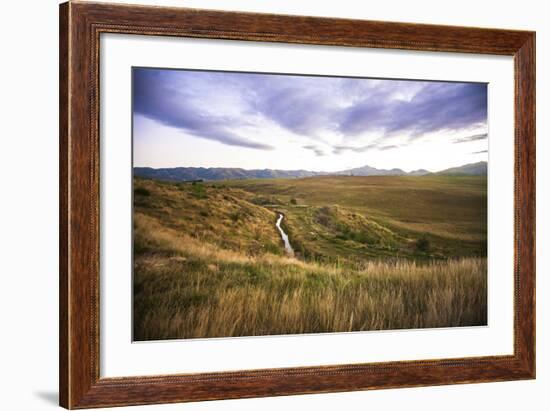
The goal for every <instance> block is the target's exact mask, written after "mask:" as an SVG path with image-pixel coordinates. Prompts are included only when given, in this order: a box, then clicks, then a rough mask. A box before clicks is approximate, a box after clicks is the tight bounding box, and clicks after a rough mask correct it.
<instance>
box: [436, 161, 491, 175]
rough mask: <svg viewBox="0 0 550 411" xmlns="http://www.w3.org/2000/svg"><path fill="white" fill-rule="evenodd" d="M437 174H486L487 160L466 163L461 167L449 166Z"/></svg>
mask: <svg viewBox="0 0 550 411" xmlns="http://www.w3.org/2000/svg"><path fill="white" fill-rule="evenodd" d="M436 174H439V175H469V176H486V175H487V162H486V161H480V162H479V163H471V164H465V165H463V166H460V167H453V168H448V169H446V170H443V171H440V172H438V173H436Z"/></svg>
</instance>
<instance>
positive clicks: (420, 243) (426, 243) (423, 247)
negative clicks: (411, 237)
mask: <svg viewBox="0 0 550 411" xmlns="http://www.w3.org/2000/svg"><path fill="white" fill-rule="evenodd" d="M416 249H417V250H418V251H421V252H423V253H425V252H427V251H429V250H430V240H428V239H427V238H426V237H420V238H419V239H418V240H416Z"/></svg>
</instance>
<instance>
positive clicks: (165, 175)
mask: <svg viewBox="0 0 550 411" xmlns="http://www.w3.org/2000/svg"><path fill="white" fill-rule="evenodd" d="M428 174H432V173H431V172H429V171H428V170H425V169H419V170H414V171H411V172H409V173H407V172H406V171H403V170H401V169H400V168H392V169H391V170H386V169H378V168H375V167H370V166H363V167H358V168H351V169H348V170H342V171H336V172H333V173H329V172H324V171H308V170H271V169H267V168H266V169H263V170H259V169H258V170H245V169H243V168H225V167H215V168H205V167H174V168H151V167H135V168H134V175H135V176H137V177H144V178H154V179H157V180H166V181H190V180H247V179H259V178H303V177H314V176H323V175H344V176H407V175H408V176H424V175H428ZM435 174H440V175H487V163H486V162H485V161H482V162H479V163H473V164H466V165H463V166H461V167H454V168H449V169H447V170H443V171H440V172H438V173H435Z"/></svg>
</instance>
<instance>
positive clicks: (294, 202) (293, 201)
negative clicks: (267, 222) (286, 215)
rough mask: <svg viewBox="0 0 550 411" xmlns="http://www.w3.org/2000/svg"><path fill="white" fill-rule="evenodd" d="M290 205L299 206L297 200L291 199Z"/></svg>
mask: <svg viewBox="0 0 550 411" xmlns="http://www.w3.org/2000/svg"><path fill="white" fill-rule="evenodd" d="M290 204H292V205H296V204H298V200H296V199H295V198H291V199H290Z"/></svg>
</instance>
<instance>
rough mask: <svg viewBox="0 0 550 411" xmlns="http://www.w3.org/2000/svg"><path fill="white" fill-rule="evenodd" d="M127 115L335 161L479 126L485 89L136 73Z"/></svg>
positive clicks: (443, 84)
mask: <svg viewBox="0 0 550 411" xmlns="http://www.w3.org/2000/svg"><path fill="white" fill-rule="evenodd" d="M134 110H135V112H136V113H138V114H142V115H144V116H146V117H148V118H151V119H153V120H155V121H157V122H159V123H161V124H164V125H167V126H170V127H174V128H177V129H180V130H182V131H185V132H187V133H190V134H192V135H195V136H198V137H201V138H207V139H210V140H215V141H218V142H220V143H223V144H226V145H233V146H241V147H247V148H254V149H260V150H272V149H274V148H275V147H276V146H277V141H278V135H279V134H281V133H280V132H279V131H280V130H282V132H284V133H287V134H288V133H290V134H293V135H297V136H299V137H300V139H301V140H300V141H301V142H300V144H302V147H303V148H305V149H307V150H311V151H313V152H314V153H315V154H316V155H317V156H322V155H325V152H324V151H323V150H321V149H320V148H319V146H318V144H319V143H322V145H325V144H327V145H330V146H332V152H333V153H335V154H341V153H344V152H346V151H351V152H355V153H363V152H366V151H368V150H382V151H383V150H390V149H395V148H397V147H398V146H397V145H396V144H389V141H388V140H389V139H392V138H394V137H396V138H397V139H398V143H400V144H402V143H404V141H406V139H408V140H409V143H411V142H412V141H414V140H415V139H417V138H419V137H422V136H423V135H425V134H427V133H434V132H448V131H451V132H453V133H456V132H466V131H467V130H472V129H474V128H479V127H484V126H486V124H487V85H486V84H480V83H449V82H427V81H401V80H372V79H357V78H337V77H315V76H297V75H294V76H291V75H270V74H254V73H227V72H206V71H189V70H162V69H143V68H140V69H134ZM266 130H267V131H266ZM366 135H369V136H375V137H372V138H374V141H365V136H366ZM481 136H483V135H481V134H480V135H478V137H479V139H482V138H483V137H481ZM471 138H472V140H464V141H474V140H473V139H474V136H471ZM484 138H486V135H485V137H484ZM303 139H306V140H310V141H311V144H305V145H304V141H303ZM458 140H462V139H456V140H455V141H454V142H457V143H458V142H462V141H458ZM336 141H338V144H335V142H336ZM392 141H393V142H394V141H396V140H392ZM354 143H355V144H354Z"/></svg>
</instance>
